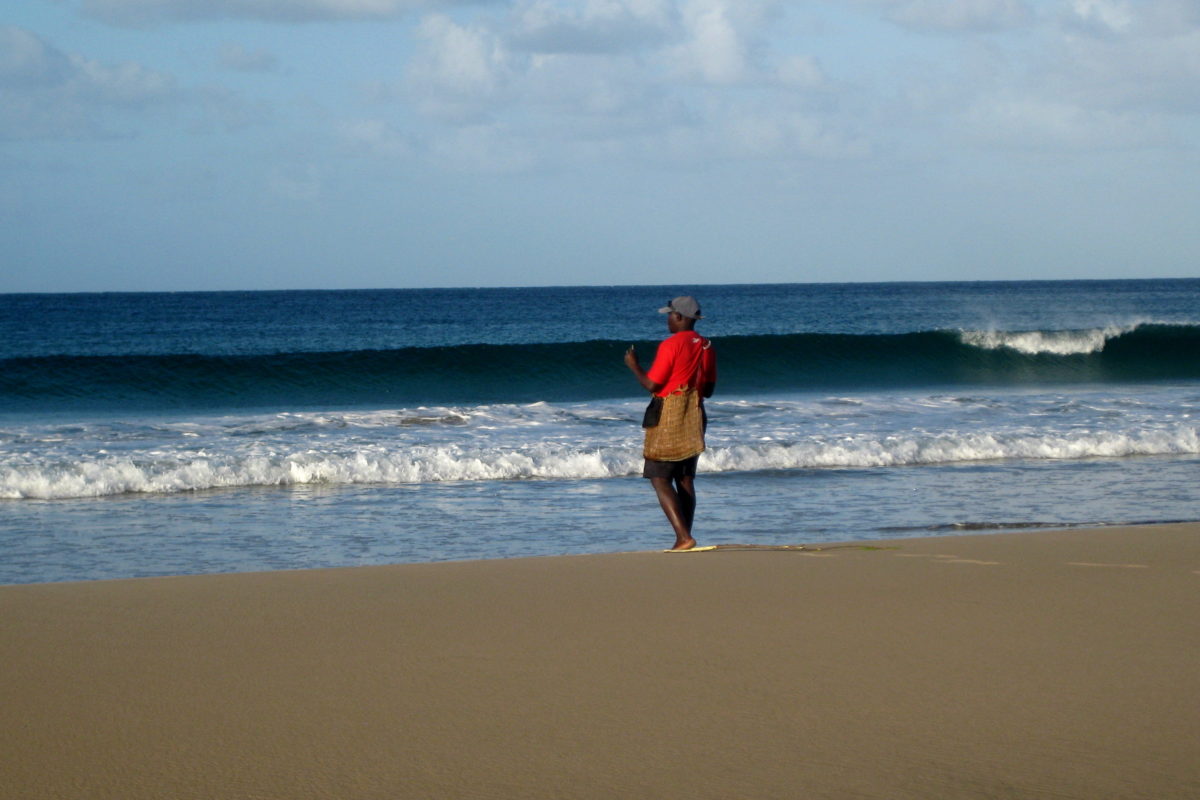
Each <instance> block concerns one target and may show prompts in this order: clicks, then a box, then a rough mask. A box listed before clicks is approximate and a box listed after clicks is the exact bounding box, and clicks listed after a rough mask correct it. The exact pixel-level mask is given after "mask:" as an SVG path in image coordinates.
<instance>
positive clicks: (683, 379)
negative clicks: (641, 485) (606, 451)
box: [625, 295, 717, 550]
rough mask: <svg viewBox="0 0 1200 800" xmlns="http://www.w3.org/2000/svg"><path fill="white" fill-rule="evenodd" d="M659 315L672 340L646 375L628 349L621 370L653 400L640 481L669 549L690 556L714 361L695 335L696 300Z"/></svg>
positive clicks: (708, 345)
mask: <svg viewBox="0 0 1200 800" xmlns="http://www.w3.org/2000/svg"><path fill="white" fill-rule="evenodd" d="M658 312H659V313H660V314H666V315H667V330H668V331H670V333H671V336H669V337H668V338H666V339H664V340H663V341H662V342H661V343H660V344H659V346H658V352H657V354H656V355H655V357H654V363H653V365H651V367H650V370H649V371H648V372H647V371H645V370H643V369H642V367H641V365H640V364H639V363H638V357H637V352H636V351H635V350H634V348H633V346H632V345H630V347H629V349H628V350H627V351H626V352H625V365H626V366H627V367H629V370H630V371H631V372H632V373H633V375H634V377H635V378H637V381H638V383H640V384H641V385H642V388H643V389H645V390H646V391H648V392H650V394H651V395H652V396H651V399H650V407H649V408H647V409H646V419H645V420H643V423H642V425H643V427H644V428H645V429H646V439H645V445H644V448H643V452H642V455H643V456H644V457H645V459H646V463H645V466H644V468H643V470H642V475H643V476H644V477H646V478H649V479H650V483H651V485H652V486H653V487H654V491H655V492H656V493H657V495H658V502H659V505H661V506H662V510H663V513H664V514H666V515H667V521H668V522H670V523H671V527H672V528H673V529H674V531H675V546H674V547H672V548H671V549H672V550H691V549H692V548H693V547H695V546H696V540H695V539H694V538H692V520H693V518H694V517H695V513H696V487H695V477H696V461H697V460H698V459H699V458H700V453H701V452H703V450H704V431H705V429H706V428H707V427H708V419H707V416H706V414H705V411H704V399H705V398H707V397H711V396H712V393H713V389H714V388H715V387H716V384H717V357H716V353H715V352H714V351H713V347H712V342H710V341H709V340H708V339H705V338H704V337H703V336H701V335H700V334H698V333H696V321H697V320H699V319H703V317H702V316H701V314H700V304H699V303H697V302H696V298H694V297H691V296H687V295H685V296H683V297H676V298H675V299H674V300H672V301H671V302H669V303H667V304H666V305H665V306H664V307H662V308H660V309H659V310H658Z"/></svg>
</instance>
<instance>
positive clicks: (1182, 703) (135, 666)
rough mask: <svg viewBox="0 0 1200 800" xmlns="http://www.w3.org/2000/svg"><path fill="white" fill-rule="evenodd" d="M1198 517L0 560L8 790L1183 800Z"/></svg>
mask: <svg viewBox="0 0 1200 800" xmlns="http://www.w3.org/2000/svg"><path fill="white" fill-rule="evenodd" d="M1197 612H1200V524H1195V523H1185V524H1167V525H1156V526H1145V527H1113V528H1101V529H1093V530H1070V531H1039V532H1036V533H1013V534H990V535H983V536H975V535H972V536H949V537H938V538H926V539H893V540H888V541H881V542H876V543H870V542H850V543H847V544H845V545H822V546H821V547H820V548H819V549H818V548H816V547H813V548H811V549H804V550H798V549H791V550H786V549H763V548H756V549H736V548H730V549H720V550H716V551H709V552H696V553H686V554H664V553H660V552H635V553H615V554H600V555H579V556H563V557H540V558H514V559H495V560H482V561H461V562H447V563H434V564H401V565H395V566H368V567H356V568H342V569H323V570H295V571H277V572H263V573H244V574H216V575H194V576H180V577H167V578H145V579H136V580H113V581H92V582H76V583H50V584H34V585H25V586H16V585H14V586H4V587H0V620H2V623H0V649H2V651H3V653H4V658H3V660H2V662H0V686H2V687H3V689H2V691H3V703H0V730H3V731H4V734H3V737H4V746H3V748H0V775H3V776H4V777H3V780H2V781H0V796H2V797H4V798H6V799H7V798H13V799H14V800H16V799H17V798H20V800H37V799H38V798H85V797H86V798H122V800H133V799H135V798H156V799H159V798H176V797H178V798H184V797H188V798H190V797H195V798H280V799H281V800H282V799H283V798H288V800H297V799H298V798H409V797H411V798H430V797H438V798H481V797H495V798H614V797H659V798H669V797H681V798H682V797H689V798H695V797H700V798H733V797H745V798H785V797H787V798H797V797H800V798H934V797H936V798H984V797H987V798H999V797H1012V798H1042V797H1045V798H1051V797H1053V798H1064V797H1069V798H1076V797H1077V798H1087V799H1088V800H1099V799H1101V798H1157V799H1159V800H1162V799H1165V798H1194V797H1196V796H1200V715H1198V714H1197V713H1196V709H1197V708H1198V707H1200V671H1197V670H1196V669H1195V659H1196V654H1197V653H1198V652H1200V625H1197V624H1196V620H1197Z"/></svg>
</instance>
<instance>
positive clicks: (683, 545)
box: [671, 539, 696, 550]
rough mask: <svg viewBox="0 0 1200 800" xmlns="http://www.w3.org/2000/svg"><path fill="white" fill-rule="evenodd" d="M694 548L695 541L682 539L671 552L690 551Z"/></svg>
mask: <svg viewBox="0 0 1200 800" xmlns="http://www.w3.org/2000/svg"><path fill="white" fill-rule="evenodd" d="M695 546H696V540H695V539H684V540H683V541H682V542H676V543H675V546H674V547H672V548H671V549H672V550H691V549H692V548H693V547H695Z"/></svg>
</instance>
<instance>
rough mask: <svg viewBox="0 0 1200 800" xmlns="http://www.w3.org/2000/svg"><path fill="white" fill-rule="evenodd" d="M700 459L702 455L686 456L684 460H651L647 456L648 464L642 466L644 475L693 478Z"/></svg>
mask: <svg viewBox="0 0 1200 800" xmlns="http://www.w3.org/2000/svg"><path fill="white" fill-rule="evenodd" d="M699 460H700V456H692V457H691V458H685V459H684V460H683V461H651V460H650V459H648V458H647V459H646V466H644V467H642V477H643V478H668V479H669V480H675V479H676V478H692V477H695V475H696V462H697V461H699Z"/></svg>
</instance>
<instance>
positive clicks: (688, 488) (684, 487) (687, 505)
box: [675, 475, 696, 536]
mask: <svg viewBox="0 0 1200 800" xmlns="http://www.w3.org/2000/svg"><path fill="white" fill-rule="evenodd" d="M675 492H676V494H678V495H679V510H680V513H681V514H682V516H683V521H684V523H685V524H686V525H687V529H688V535H689V536H691V533H692V521H693V520H695V518H696V484H695V479H694V478H693V477H692V476H690V475H689V476H687V477H684V478H678V479H677V480H676V481H675Z"/></svg>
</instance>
